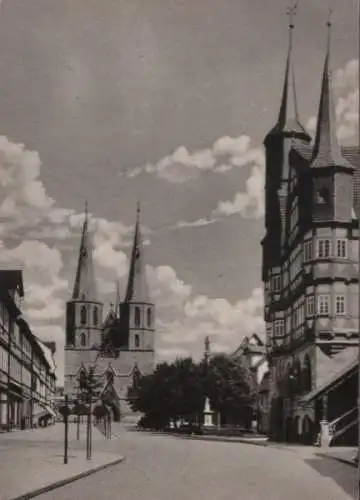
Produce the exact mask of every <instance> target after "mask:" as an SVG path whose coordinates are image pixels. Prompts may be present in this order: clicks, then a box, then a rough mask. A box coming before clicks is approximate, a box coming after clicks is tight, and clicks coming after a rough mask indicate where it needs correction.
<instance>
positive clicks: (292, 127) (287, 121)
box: [271, 4, 309, 140]
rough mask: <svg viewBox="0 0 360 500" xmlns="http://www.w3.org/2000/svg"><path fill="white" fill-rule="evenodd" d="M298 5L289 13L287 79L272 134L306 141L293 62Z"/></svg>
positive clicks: (306, 135) (307, 137)
mask: <svg viewBox="0 0 360 500" xmlns="http://www.w3.org/2000/svg"><path fill="white" fill-rule="evenodd" d="M296 10H297V4H295V5H294V6H293V7H290V8H289V9H288V11H287V15H288V16H289V43H288V53H287V58H286V67H285V78H284V85H283V91H282V96H281V104H280V110H279V116H278V120H277V123H276V125H275V127H274V128H273V130H272V132H271V133H273V134H274V133H281V134H283V135H284V136H290V137H294V136H295V137H299V138H303V139H305V140H308V139H309V136H308V134H307V132H306V130H305V128H304V127H303V126H302V125H301V123H300V119H299V109H298V103H297V95H296V84H295V69H294V61H293V31H294V27H295V25H294V17H295V15H296Z"/></svg>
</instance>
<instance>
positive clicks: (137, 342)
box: [135, 335, 140, 349]
mask: <svg viewBox="0 0 360 500" xmlns="http://www.w3.org/2000/svg"><path fill="white" fill-rule="evenodd" d="M139 347H140V335H135V348H136V349H138V348H139Z"/></svg>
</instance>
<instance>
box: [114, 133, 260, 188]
mask: <svg viewBox="0 0 360 500" xmlns="http://www.w3.org/2000/svg"><path fill="white" fill-rule="evenodd" d="M258 161H260V162H261V161H262V152H261V150H260V149H258V148H253V147H252V145H251V139H250V137H248V136H247V135H241V136H239V137H228V136H225V137H221V138H219V139H217V140H216V141H215V143H214V144H213V145H212V147H210V148H207V149H201V150H197V151H194V152H189V151H188V149H187V148H186V147H184V146H180V147H178V148H177V149H176V150H175V151H174V152H173V153H172V154H171V155H168V156H165V157H164V158H162V159H161V160H159V161H158V162H157V163H155V164H153V165H150V164H147V165H144V166H142V167H135V168H133V169H129V170H126V171H125V172H120V174H119V175H122V176H125V177H128V178H132V177H136V176H138V175H140V174H153V175H156V176H157V177H159V178H160V179H164V180H166V181H168V182H170V183H183V182H187V181H190V180H193V179H195V178H197V177H198V176H199V175H200V174H201V173H202V172H206V171H208V172H217V173H219V174H221V173H225V172H228V171H229V170H231V169H233V168H236V167H238V168H239V167H243V166H246V165H251V164H257V162H258Z"/></svg>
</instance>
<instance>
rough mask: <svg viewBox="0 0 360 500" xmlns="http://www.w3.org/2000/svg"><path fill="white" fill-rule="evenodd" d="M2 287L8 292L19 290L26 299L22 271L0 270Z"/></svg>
mask: <svg viewBox="0 0 360 500" xmlns="http://www.w3.org/2000/svg"><path fill="white" fill-rule="evenodd" d="M0 286H1V287H3V288H6V289H7V290H15V289H18V290H19V294H20V297H24V282H23V273H22V270H21V269H0Z"/></svg>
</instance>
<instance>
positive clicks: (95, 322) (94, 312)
mask: <svg viewBox="0 0 360 500" xmlns="http://www.w3.org/2000/svg"><path fill="white" fill-rule="evenodd" d="M93 323H94V325H95V326H97V324H98V323H99V316H98V308H97V307H94V309H93Z"/></svg>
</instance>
